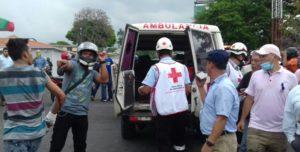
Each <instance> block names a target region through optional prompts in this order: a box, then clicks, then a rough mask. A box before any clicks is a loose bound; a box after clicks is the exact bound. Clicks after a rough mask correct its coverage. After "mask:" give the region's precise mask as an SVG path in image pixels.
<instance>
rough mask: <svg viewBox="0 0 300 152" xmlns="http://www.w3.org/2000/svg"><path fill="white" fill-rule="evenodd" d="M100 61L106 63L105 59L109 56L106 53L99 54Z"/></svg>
mask: <svg viewBox="0 0 300 152" xmlns="http://www.w3.org/2000/svg"><path fill="white" fill-rule="evenodd" d="M98 58H99V61H105V59H106V58H107V54H106V53H103V52H101V53H99V55H98Z"/></svg>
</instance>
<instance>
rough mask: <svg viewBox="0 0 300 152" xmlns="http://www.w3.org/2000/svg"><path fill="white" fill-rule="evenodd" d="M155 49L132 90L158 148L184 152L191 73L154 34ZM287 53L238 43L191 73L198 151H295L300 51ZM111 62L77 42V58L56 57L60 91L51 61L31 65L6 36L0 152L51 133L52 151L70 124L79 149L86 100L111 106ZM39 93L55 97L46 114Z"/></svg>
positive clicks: (25, 147)
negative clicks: (144, 101)
mask: <svg viewBox="0 0 300 152" xmlns="http://www.w3.org/2000/svg"><path fill="white" fill-rule="evenodd" d="M156 51H157V54H158V57H159V59H160V60H159V62H158V63H156V64H155V65H153V66H152V67H151V68H150V70H149V71H148V73H147V75H146V77H145V78H144V80H143V81H142V84H143V85H142V86H140V87H139V88H138V92H139V94H141V95H148V94H150V95H151V99H150V107H151V111H152V114H153V116H154V119H155V126H156V133H157V136H156V137H157V145H158V151H160V152H169V151H186V149H187V148H186V143H185V137H186V136H185V128H186V127H187V125H188V119H189V118H188V109H189V105H188V100H187V95H188V94H190V92H191V80H190V76H189V70H188V68H187V67H186V66H185V65H183V64H181V63H179V62H176V61H175V60H173V59H172V51H173V44H172V42H171V40H170V39H168V38H166V37H163V38H160V39H159V40H158V41H157V44H156ZM286 52H287V63H286V66H284V65H283V64H284V63H283V62H282V61H283V58H284V56H283V55H282V54H281V52H280V50H279V48H278V47H277V46H276V45H274V44H265V45H263V46H261V47H260V48H258V49H257V50H253V51H249V50H248V49H247V47H246V45H245V44H243V43H241V42H237V43H234V44H233V45H231V46H230V47H229V48H227V50H221V49H218V50H212V51H209V52H208V53H207V57H206V60H207V63H206V65H205V66H206V69H205V71H201V72H205V73H207V75H208V77H207V76H203V75H201V74H199V73H198V74H196V77H195V81H196V85H197V87H198V90H199V93H200V98H199V100H201V102H203V109H202V110H201V111H200V114H199V115H200V118H199V120H200V130H201V133H202V134H203V135H204V136H205V138H206V141H205V143H203V146H202V148H201V151H202V152H212V151H222V152H233V151H237V150H238V151H240V152H246V151H249V152H267V151H271V152H283V151H287V147H288V145H290V146H291V147H292V148H293V149H294V150H295V151H300V126H298V125H300V124H299V119H300V115H299V114H300V102H299V101H300V87H299V86H298V83H299V78H300V76H299V73H300V68H299V67H300V66H299V65H300V60H298V58H299V55H298V50H297V48H288V49H287V50H286ZM112 64H114V63H113V61H112V59H111V58H109V57H108V53H107V52H106V51H102V52H100V53H99V52H98V47H97V46H96V45H95V44H93V43H91V42H83V43H81V44H80V45H79V46H78V52H77V56H76V57H74V58H71V57H70V56H69V54H62V59H61V60H58V61H57V67H58V69H57V72H58V74H59V75H61V76H63V82H62V88H59V87H58V86H56V85H55V84H54V83H53V82H52V81H51V79H50V77H49V76H51V75H50V74H49V73H47V71H46V68H45V67H47V65H49V66H50V65H51V68H52V66H53V65H52V62H51V61H50V59H47V60H46V59H45V58H43V57H42V56H41V52H40V51H38V52H37V53H36V58H35V59H34V58H33V57H32V52H31V49H30V47H29V46H28V39H20V38H15V39H10V40H9V41H8V43H7V45H6V48H5V49H4V50H3V55H1V56H0V96H1V101H2V102H3V101H4V102H5V105H6V107H5V109H4V129H3V141H4V152H11V151H13V152H17V151H24V152H26V151H28V152H35V151H37V150H38V148H39V145H40V143H41V140H42V137H43V136H44V135H45V134H46V132H47V128H50V127H53V134H52V140H51V144H50V145H51V146H50V151H51V152H59V151H61V150H62V149H63V147H64V144H65V141H66V138H67V134H68V131H69V129H70V128H72V133H73V142H74V151H78V152H84V151H85V150H86V139H87V132H88V111H89V103H90V101H91V100H93V99H94V98H95V94H96V92H97V90H98V87H99V84H100V85H101V101H103V102H105V101H111V100H112V74H111V65H112ZM170 72H171V73H170ZM192 81H193V80H192ZM45 89H48V90H49V91H50V92H51V93H52V94H54V95H55V99H54V102H53V105H52V106H51V109H50V111H49V112H48V114H47V115H46V116H44V114H43V113H44V112H45V111H44V104H43V100H42V97H43V94H44V92H45ZM238 132H241V133H242V134H237V133H238Z"/></svg>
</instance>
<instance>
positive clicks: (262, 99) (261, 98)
mask: <svg viewBox="0 0 300 152" xmlns="http://www.w3.org/2000/svg"><path fill="white" fill-rule="evenodd" d="M296 85H297V78H296V76H295V75H294V74H293V73H291V72H290V71H288V70H286V69H284V68H283V67H281V68H280V70H279V71H277V72H275V73H272V74H271V75H269V74H268V73H267V72H265V71H263V70H259V71H256V72H254V73H253V75H252V77H251V80H250V83H249V86H248V88H247V89H246V90H245V92H246V93H247V94H248V95H250V96H253V97H254V103H253V106H252V109H251V114H250V124H249V127H251V128H255V129H259V130H263V131H269V132H282V120H283V112H284V106H285V102H286V98H287V95H288V93H289V91H290V90H291V89H293V88H294V87H295V86H296Z"/></svg>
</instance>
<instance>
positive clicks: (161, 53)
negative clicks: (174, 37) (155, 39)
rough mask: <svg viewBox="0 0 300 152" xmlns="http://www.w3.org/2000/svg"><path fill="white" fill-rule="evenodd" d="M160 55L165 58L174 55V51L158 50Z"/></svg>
mask: <svg viewBox="0 0 300 152" xmlns="http://www.w3.org/2000/svg"><path fill="white" fill-rule="evenodd" d="M158 55H159V56H163V55H169V56H171V55H172V51H171V50H167V49H163V50H158Z"/></svg>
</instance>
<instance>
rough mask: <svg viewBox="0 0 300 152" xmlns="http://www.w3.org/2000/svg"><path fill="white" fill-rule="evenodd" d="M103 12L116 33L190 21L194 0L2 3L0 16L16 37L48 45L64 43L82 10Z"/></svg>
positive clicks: (17, 0)
mask: <svg viewBox="0 0 300 152" xmlns="http://www.w3.org/2000/svg"><path fill="white" fill-rule="evenodd" d="M87 7H89V8H95V9H102V10H103V11H105V12H106V13H107V16H108V17H109V18H110V21H111V24H112V26H113V28H114V30H115V31H117V30H118V29H119V28H122V29H124V27H125V25H126V24H127V23H141V22H187V23H190V22H192V21H193V12H194V0H1V1H0V17H1V18H5V19H8V20H10V21H12V22H14V24H15V31H14V32H2V31H0V37H7V36H10V35H16V36H18V37H26V38H35V39H36V40H38V41H41V42H46V43H51V42H56V41H61V40H63V41H67V39H66V38H65V35H66V34H67V32H68V31H69V30H70V29H71V28H72V26H73V21H74V15H75V13H77V12H79V11H80V10H81V9H82V8H87Z"/></svg>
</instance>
